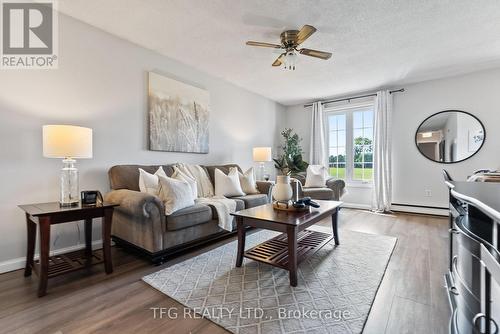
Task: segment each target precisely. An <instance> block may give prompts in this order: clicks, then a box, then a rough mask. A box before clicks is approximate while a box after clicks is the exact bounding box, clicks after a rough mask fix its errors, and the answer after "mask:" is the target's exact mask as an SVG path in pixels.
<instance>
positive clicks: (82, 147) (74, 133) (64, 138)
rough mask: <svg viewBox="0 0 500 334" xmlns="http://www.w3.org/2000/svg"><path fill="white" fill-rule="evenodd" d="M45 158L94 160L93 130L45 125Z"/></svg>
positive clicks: (70, 126)
mask: <svg viewBox="0 0 500 334" xmlns="http://www.w3.org/2000/svg"><path fill="white" fill-rule="evenodd" d="M43 156H44V157H46V158H79V159H82V158H92V129H90V128H83V127H81V126H72V125H44V126H43Z"/></svg>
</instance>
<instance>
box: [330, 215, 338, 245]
mask: <svg viewBox="0 0 500 334" xmlns="http://www.w3.org/2000/svg"><path fill="white" fill-rule="evenodd" d="M338 219H339V209H336V210H335V212H334V213H333V214H332V228H333V238H334V240H335V245H340V242H339V228H338Z"/></svg>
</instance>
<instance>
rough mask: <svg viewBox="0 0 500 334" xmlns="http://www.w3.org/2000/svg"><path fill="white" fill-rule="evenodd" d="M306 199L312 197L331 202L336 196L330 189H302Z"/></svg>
mask: <svg viewBox="0 0 500 334" xmlns="http://www.w3.org/2000/svg"><path fill="white" fill-rule="evenodd" d="M302 193H303V194H304V197H311V198H312V199H324V200H331V199H332V198H333V196H334V193H333V190H332V189H330V188H305V187H304V188H302Z"/></svg>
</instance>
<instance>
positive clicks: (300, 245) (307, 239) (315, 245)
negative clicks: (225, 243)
mask: <svg viewBox="0 0 500 334" xmlns="http://www.w3.org/2000/svg"><path fill="white" fill-rule="evenodd" d="M315 202H317V203H318V204H319V205H320V206H321V207H319V208H317V209H316V208H310V210H309V211H304V212H287V211H280V210H276V209H274V208H273V205H272V204H265V205H260V206H257V207H254V208H250V209H246V210H241V211H238V212H235V213H233V214H232V215H233V216H235V217H236V223H237V226H238V256H237V259H236V267H241V265H242V264H243V257H246V258H249V259H252V260H255V261H259V262H263V263H267V264H269V265H272V266H275V267H278V268H282V269H285V270H288V271H289V276H290V285H291V286H297V266H298V263H300V261H302V260H303V259H305V258H306V257H307V256H311V255H312V254H314V253H315V252H316V251H317V250H319V249H320V248H321V247H323V246H324V245H326V244H327V243H328V242H329V241H331V240H332V239H334V240H335V245H339V234H338V226H337V220H338V211H339V208H340V207H341V205H342V202H336V201H316V200H315ZM327 217H331V219H332V227H333V235H332V234H329V233H323V232H318V231H313V230H307V228H308V227H309V226H311V225H313V224H315V223H317V222H319V221H320V220H322V219H324V218H327ZM247 226H251V227H257V228H262V229H265V230H272V231H278V232H283V233H282V234H280V235H279V236H277V237H275V238H272V239H270V240H267V241H265V242H263V243H261V244H260V245H257V246H255V247H253V248H251V249H249V250H248V251H246V252H245V237H246V230H247V229H246V227H247Z"/></svg>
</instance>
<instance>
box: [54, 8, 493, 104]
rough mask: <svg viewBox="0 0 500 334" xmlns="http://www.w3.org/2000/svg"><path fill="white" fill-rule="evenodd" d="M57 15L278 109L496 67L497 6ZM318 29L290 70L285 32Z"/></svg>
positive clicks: (85, 10)
mask: <svg viewBox="0 0 500 334" xmlns="http://www.w3.org/2000/svg"><path fill="white" fill-rule="evenodd" d="M59 8H60V11H61V12H63V13H65V14H68V15H70V16H72V17H75V18H77V19H79V20H81V21H84V22H86V23H89V24H91V25H93V26H96V27H98V28H101V29H103V30H105V31H107V32H109V33H111V34H114V35H117V36H119V37H122V38H124V39H126V40H129V41H131V42H134V43H136V44H138V45H141V46H144V47H146V48H149V49H152V50H155V51H157V52H159V53H161V54H163V55H166V56H168V57H171V58H173V59H176V60H178V61H181V62H183V63H185V64H188V65H191V66H193V67H195V68H197V69H200V70H202V71H204V72H207V73H209V74H211V75H214V76H216V77H220V78H223V79H225V80H227V81H229V82H231V83H233V84H235V85H238V86H240V87H243V88H246V89H248V90H250V91H253V92H255V93H258V94H261V95H264V96H266V97H268V98H270V99H272V100H275V101H277V102H280V103H282V104H285V105H293V104H296V103H302V102H304V101H312V100H315V99H321V98H325V97H331V96H338V95H343V94H348V93H352V92H361V91H367V90H372V89H375V88H379V87H382V86H395V85H400V84H404V83H410V82H417V81H421V80H426V79H433V78H439V77H445V76H451V75H455V74H460V73H466V72H472V71H476V70H481V69H486V68H492V67H498V66H500V1H498V0H405V1H403V0H400V1H398V0H377V1H375V0H321V1H320V0H300V1H298V0H295V1H294V0H147V1H145V0H63V1H60V2H59ZM304 24H311V25H314V26H315V27H316V28H318V32H316V33H315V34H314V35H313V36H311V37H310V38H309V40H307V41H306V42H305V43H304V44H303V47H307V48H311V49H318V50H324V51H331V52H333V57H332V58H331V59H330V60H327V61H324V60H320V59H316V58H310V57H306V56H300V60H299V63H298V69H297V70H296V71H294V72H292V71H285V70H283V69H281V68H273V67H271V63H272V62H273V61H274V59H275V58H276V57H277V56H278V54H277V53H276V51H274V50H273V49H267V48H256V47H249V46H246V45H245V41H246V40H256V41H263V42H271V43H277V42H279V34H280V33H281V32H282V31H283V30H286V29H298V28H300V27H301V26H302V25H304Z"/></svg>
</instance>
